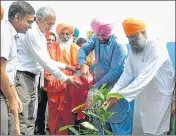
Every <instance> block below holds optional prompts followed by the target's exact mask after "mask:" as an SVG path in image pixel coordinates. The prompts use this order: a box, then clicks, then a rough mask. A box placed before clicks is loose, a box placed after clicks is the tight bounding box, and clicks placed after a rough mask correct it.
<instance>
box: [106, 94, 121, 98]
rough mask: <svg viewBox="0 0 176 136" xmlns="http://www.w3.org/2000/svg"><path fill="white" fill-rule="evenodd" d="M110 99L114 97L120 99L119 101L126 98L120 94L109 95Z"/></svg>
mask: <svg viewBox="0 0 176 136" xmlns="http://www.w3.org/2000/svg"><path fill="white" fill-rule="evenodd" d="M108 97H114V98H118V99H121V98H124V97H123V95H121V94H119V93H109V94H108Z"/></svg>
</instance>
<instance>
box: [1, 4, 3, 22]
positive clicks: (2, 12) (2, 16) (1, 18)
mask: <svg viewBox="0 0 176 136" xmlns="http://www.w3.org/2000/svg"><path fill="white" fill-rule="evenodd" d="M3 17H4V9H3V7H2V5H1V20H2V19H3Z"/></svg>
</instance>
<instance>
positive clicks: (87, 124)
mask: <svg viewBox="0 0 176 136" xmlns="http://www.w3.org/2000/svg"><path fill="white" fill-rule="evenodd" d="M81 124H82V125H83V126H84V127H85V128H88V129H91V130H95V131H98V129H97V128H96V127H94V126H93V125H92V124H91V123H89V122H87V121H85V122H83V123H81Z"/></svg>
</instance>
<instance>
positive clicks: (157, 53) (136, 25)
mask: <svg viewBox="0 0 176 136" xmlns="http://www.w3.org/2000/svg"><path fill="white" fill-rule="evenodd" d="M123 29H124V31H125V33H126V36H127V38H128V40H129V43H130V45H131V49H132V50H131V51H130V53H129V56H128V58H127V61H126V64H125V69H124V72H123V73H122V75H121V77H120V79H119V80H118V82H117V83H116V84H115V86H114V87H113V88H112V89H111V91H110V93H120V94H121V95H123V96H124V98H125V99H126V100H127V101H128V102H130V101H132V100H133V99H135V104H136V105H138V109H139V116H140V117H139V118H140V120H141V126H140V127H141V128H142V129H141V130H142V131H141V132H139V134H151V135H164V134H167V132H168V131H169V126H170V115H171V97H172V93H173V90H174V70H173V67H172V64H171V60H170V58H169V54H168V51H167V48H166V44H164V43H163V42H161V41H159V40H156V41H151V40H149V38H148V37H147V34H146V31H145V30H146V25H145V23H144V22H143V21H141V20H136V19H133V18H128V19H126V20H125V21H124V22H123ZM133 77H135V79H134V80H133V81H132V82H130V81H131V79H132V78H133ZM118 101H119V99H117V98H112V97H109V98H108V99H107V100H106V102H105V104H106V105H107V107H111V106H112V105H113V104H114V103H116V102H118ZM134 118H135V116H134ZM135 123H138V124H140V123H139V122H134V125H135Z"/></svg>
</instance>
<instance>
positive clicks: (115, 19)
mask: <svg viewBox="0 0 176 136" xmlns="http://www.w3.org/2000/svg"><path fill="white" fill-rule="evenodd" d="M11 3H12V1H1V4H2V5H3V7H4V9H5V17H4V19H7V14H8V13H7V12H8V8H9V6H10V4H11ZM29 3H31V4H32V6H33V7H34V9H35V10H36V11H37V10H38V8H40V7H41V6H46V5H48V6H50V7H52V8H53V9H54V10H55V12H56V14H57V20H56V25H55V26H54V27H53V31H54V32H55V28H56V26H57V24H58V23H70V24H72V25H75V26H77V27H78V28H79V29H80V36H81V37H86V32H87V31H88V30H90V29H91V28H90V22H91V20H92V19H93V18H95V17H97V18H100V19H103V20H106V21H107V22H110V23H115V25H116V27H115V31H114V32H115V33H116V34H117V36H118V37H119V38H120V39H121V40H122V41H123V42H125V43H127V39H126V37H125V34H124V31H123V29H122V25H121V24H122V21H123V20H124V19H125V18H127V17H136V18H139V19H142V20H144V21H145V22H146V24H147V31H148V34H149V35H150V36H151V37H153V38H162V39H163V40H166V41H173V42H175V1H29Z"/></svg>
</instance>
